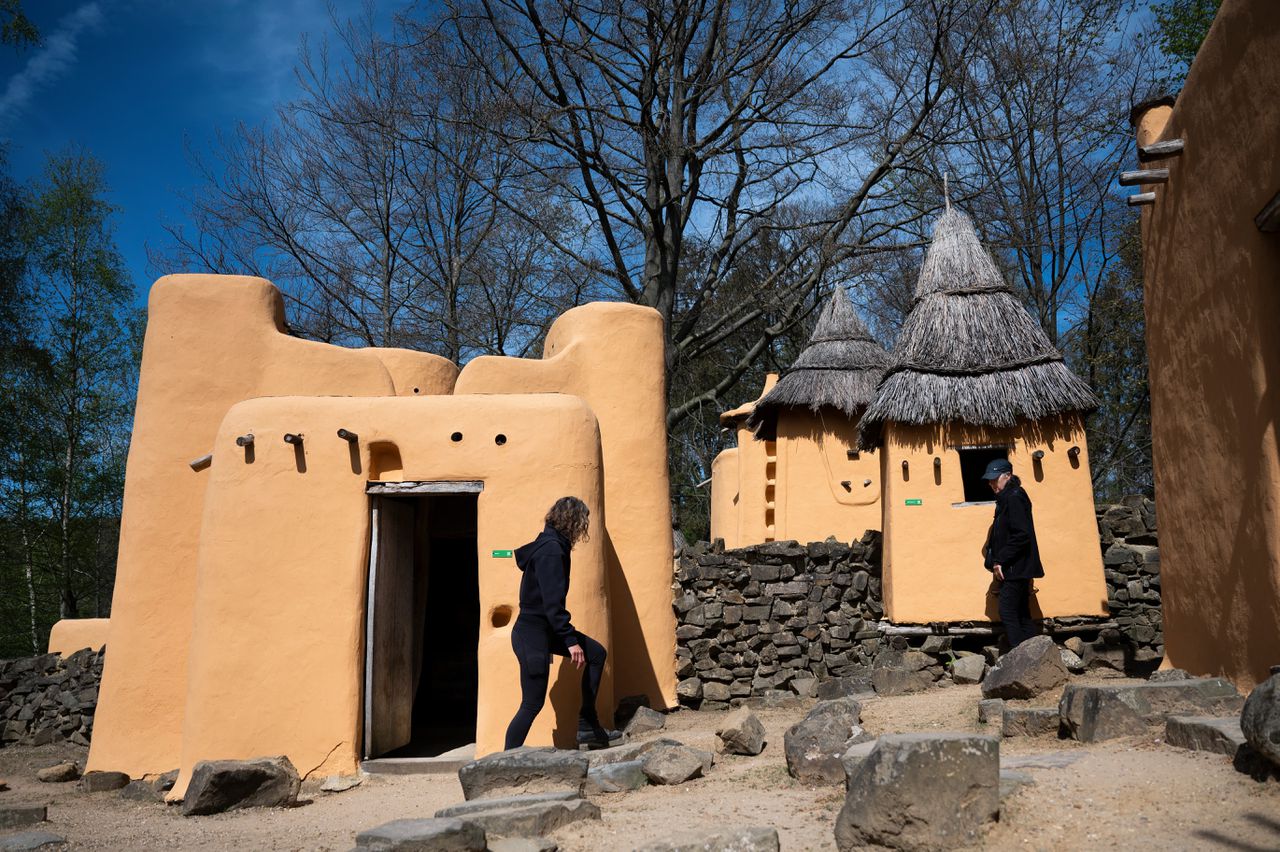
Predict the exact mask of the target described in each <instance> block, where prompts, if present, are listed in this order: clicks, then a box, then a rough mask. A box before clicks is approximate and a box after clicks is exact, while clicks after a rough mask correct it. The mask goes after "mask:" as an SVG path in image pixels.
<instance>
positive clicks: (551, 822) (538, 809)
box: [436, 790, 600, 837]
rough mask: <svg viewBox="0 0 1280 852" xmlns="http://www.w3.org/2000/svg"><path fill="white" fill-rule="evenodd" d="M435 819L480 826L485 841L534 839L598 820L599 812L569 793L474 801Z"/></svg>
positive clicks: (440, 814) (443, 809)
mask: <svg viewBox="0 0 1280 852" xmlns="http://www.w3.org/2000/svg"><path fill="white" fill-rule="evenodd" d="M436 818H437V819H460V820H463V821H465V822H468V823H472V824H475V825H478V826H480V827H481V828H482V829H484V833H485V835H486V836H488V837H494V836H502V837H510V836H518V837H537V836H540V835H544V834H550V833H551V832H553V831H555V830H556V829H558V828H562V827H564V826H566V825H570V824H572V823H575V822H581V821H583V820H589V819H599V818H600V808H598V807H597V806H596V805H594V804H592V803H591V802H588V801H587V800H586V799H583V798H580V797H579V796H577V795H575V794H574V793H573V792H572V791H563V790H562V791H558V792H552V793H533V794H530V795H526V796H505V797H502V798H497V799H476V800H474V801H470V802H465V803H463V804H460V805H454V806H452V807H448V808H441V809H440V810H438V811H436Z"/></svg>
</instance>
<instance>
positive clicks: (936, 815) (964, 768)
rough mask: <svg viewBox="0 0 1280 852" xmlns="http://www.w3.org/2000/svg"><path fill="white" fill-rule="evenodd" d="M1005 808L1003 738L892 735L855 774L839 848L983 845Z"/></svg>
mask: <svg viewBox="0 0 1280 852" xmlns="http://www.w3.org/2000/svg"><path fill="white" fill-rule="evenodd" d="M999 813H1000V741H999V740H997V739H996V738H995V737H987V736H980V735H974V734H951V733H942V734H887V735H885V736H882V737H881V738H880V740H879V742H878V743H877V745H876V747H875V749H873V750H872V752H871V754H870V755H869V756H868V757H867V759H866V760H864V761H863V762H862V764H861V766H859V767H858V769H857V771H856V772H855V773H854V774H853V775H852V777H850V779H849V790H848V792H847V793H846V794H845V801H844V807H843V808H842V809H841V810H840V815H839V816H838V817H837V818H836V830H835V835H836V846H837V848H839V849H840V850H842V852H845V850H849V849H852V848H853V847H855V846H888V847H890V848H894V849H910V850H925V849H952V848H955V847H957V846H969V845H974V844H977V843H978V841H979V840H980V838H981V833H982V828H983V826H984V825H985V824H987V823H989V822H991V821H993V820H995V819H996V818H997V817H998V815H999Z"/></svg>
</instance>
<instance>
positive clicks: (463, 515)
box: [365, 483, 480, 758]
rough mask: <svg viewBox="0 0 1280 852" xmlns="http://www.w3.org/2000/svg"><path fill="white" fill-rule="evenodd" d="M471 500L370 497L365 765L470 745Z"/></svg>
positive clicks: (476, 616) (476, 596)
mask: <svg viewBox="0 0 1280 852" xmlns="http://www.w3.org/2000/svg"><path fill="white" fill-rule="evenodd" d="M423 485H424V486H427V485H434V486H437V487H440V486H444V485H446V483H424V484H423ZM476 498H477V495H476V494H475V493H461V494H459V493H424V494H412V495H410V494H397V495H395V496H390V495H381V496H375V497H374V498H373V499H374V517H375V536H376V538H375V541H376V547H374V548H373V550H372V553H371V566H370V567H371V572H372V573H371V593H372V594H371V600H372V601H373V606H372V607H371V610H372V612H371V616H372V621H371V622H370V625H369V628H370V629H369V645H370V654H369V657H368V659H367V661H366V665H367V666H368V667H369V674H368V675H367V676H366V689H367V690H368V691H367V695H368V697H367V699H366V701H367V706H366V714H365V724H366V727H367V732H366V737H365V753H366V755H367V756H368V757H371V758H381V757H386V758H403V757H435V756H438V755H441V754H443V753H445V752H448V751H451V750H453V749H456V748H459V747H462V746H466V745H469V744H471V743H474V742H475V740H476V695H477V686H478V680H477V670H476V645H477V641H478V640H479V636H480V589H479V582H478V576H477V575H478V567H479V560H478V554H477V552H476V511H477V499H476Z"/></svg>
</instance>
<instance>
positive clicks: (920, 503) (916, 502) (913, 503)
mask: <svg viewBox="0 0 1280 852" xmlns="http://www.w3.org/2000/svg"><path fill="white" fill-rule="evenodd" d="M907 505H908V506H923V505H924V501H923V500H908V501H907Z"/></svg>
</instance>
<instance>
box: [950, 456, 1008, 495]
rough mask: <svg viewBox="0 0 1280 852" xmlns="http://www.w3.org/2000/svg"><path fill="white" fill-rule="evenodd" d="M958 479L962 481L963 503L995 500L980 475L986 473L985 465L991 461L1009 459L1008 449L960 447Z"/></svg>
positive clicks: (988, 486)
mask: <svg viewBox="0 0 1280 852" xmlns="http://www.w3.org/2000/svg"><path fill="white" fill-rule="evenodd" d="M956 452H957V453H959V454H960V478H961V479H962V480H963V481H964V501H965V502H966V503H989V502H991V501H992V500H994V499H996V496H995V494H993V493H991V486H990V485H987V483H986V480H984V479H983V478H982V474H984V473H986V472H987V465H988V464H990V463H991V461H992V460H993V459H1005V460H1008V458H1009V448H1008V447H960V448H959V449H957V450H956Z"/></svg>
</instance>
